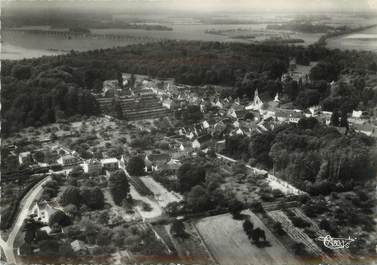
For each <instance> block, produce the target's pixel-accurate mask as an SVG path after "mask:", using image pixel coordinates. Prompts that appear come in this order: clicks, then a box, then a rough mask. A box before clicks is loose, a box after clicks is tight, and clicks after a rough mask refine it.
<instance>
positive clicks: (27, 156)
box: [18, 152, 31, 165]
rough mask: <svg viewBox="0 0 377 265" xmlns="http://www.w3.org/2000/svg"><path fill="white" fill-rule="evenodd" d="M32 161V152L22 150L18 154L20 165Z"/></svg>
mask: <svg viewBox="0 0 377 265" xmlns="http://www.w3.org/2000/svg"><path fill="white" fill-rule="evenodd" d="M28 162H31V153H30V152H22V153H20V154H19V155H18V163H19V164H20V165H22V164H24V163H28Z"/></svg>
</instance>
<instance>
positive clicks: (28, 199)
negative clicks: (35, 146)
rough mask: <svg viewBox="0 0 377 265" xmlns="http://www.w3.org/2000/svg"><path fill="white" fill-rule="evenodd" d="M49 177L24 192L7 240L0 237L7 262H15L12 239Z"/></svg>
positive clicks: (0, 244)
mask: <svg viewBox="0 0 377 265" xmlns="http://www.w3.org/2000/svg"><path fill="white" fill-rule="evenodd" d="M50 179H51V177H50V176H47V177H45V178H44V179H42V180H41V181H40V182H38V183H37V184H36V185H35V186H34V187H33V188H32V189H31V190H30V191H29V192H28V193H26V195H25V196H24V198H23V199H22V200H21V203H20V209H21V210H20V212H19V214H18V216H17V220H16V222H15V223H14V225H13V226H12V230H11V232H10V233H9V236H8V240H7V241H4V240H3V239H2V238H0V247H1V248H2V250H3V252H4V254H5V258H6V260H7V264H17V259H16V255H15V254H14V241H15V239H16V236H17V234H18V232H19V231H20V229H21V227H22V224H23V222H24V220H25V218H26V217H27V216H28V214H29V209H30V207H31V205H32V203H33V202H34V200H35V199H36V198H37V196H38V195H39V194H40V192H41V191H42V189H43V187H42V186H43V184H45V183H46V182H47V181H48V180H50Z"/></svg>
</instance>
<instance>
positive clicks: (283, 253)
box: [196, 210, 299, 265]
mask: <svg viewBox="0 0 377 265" xmlns="http://www.w3.org/2000/svg"><path fill="white" fill-rule="evenodd" d="M243 214H247V215H249V216H250V220H251V222H252V223H253V224H254V227H259V228H261V229H263V230H264V231H265V233H266V238H267V241H268V242H269V245H268V246H265V247H261V248H259V247H257V246H256V245H255V244H252V243H251V242H250V240H249V239H248V237H247V235H246V233H245V232H244V230H243V227H242V223H243V221H242V220H234V219H233V218H232V216H231V215H230V214H223V215H218V216H213V217H207V218H204V219H201V220H200V221H198V222H197V223H196V227H197V229H198V231H199V233H200V235H201V236H202V237H203V240H204V242H205V243H206V245H207V247H208V249H209V251H210V252H211V253H212V255H213V256H214V258H215V259H216V261H217V262H218V263H219V264H221V265H233V264H234V265H241V264H242V265H243V264H245V265H246V264H258V265H271V264H290V265H295V264H299V262H298V261H297V260H296V259H295V258H294V257H293V256H292V255H291V254H290V253H289V252H288V250H287V249H286V248H285V247H284V246H283V245H282V243H280V242H279V241H278V240H277V239H276V238H275V236H274V235H273V234H272V233H271V232H270V231H269V230H268V229H267V228H266V226H265V225H264V224H263V223H262V221H261V220H260V219H259V218H258V217H257V216H256V215H255V214H253V213H252V212H251V211H249V210H247V211H244V212H243Z"/></svg>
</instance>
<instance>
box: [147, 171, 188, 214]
mask: <svg viewBox="0 0 377 265" xmlns="http://www.w3.org/2000/svg"><path fill="white" fill-rule="evenodd" d="M140 179H141V180H142V181H143V182H144V184H145V186H147V188H148V189H149V190H150V191H152V192H153V194H154V197H155V199H156V201H157V203H158V204H159V205H160V206H161V207H163V208H165V207H166V206H167V205H168V204H169V203H171V202H180V201H182V200H183V197H182V195H181V194H179V193H176V192H170V191H168V190H167V189H165V187H164V186H162V185H161V184H160V183H158V182H156V181H155V180H154V179H153V178H151V177H149V176H148V177H140Z"/></svg>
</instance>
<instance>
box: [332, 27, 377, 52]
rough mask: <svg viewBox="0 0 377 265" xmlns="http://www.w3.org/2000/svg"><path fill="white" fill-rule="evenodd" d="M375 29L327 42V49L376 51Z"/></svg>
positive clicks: (376, 36) (376, 28)
mask: <svg viewBox="0 0 377 265" xmlns="http://www.w3.org/2000/svg"><path fill="white" fill-rule="evenodd" d="M376 38H377V27H374V28H370V29H367V30H364V31H360V32H357V33H352V34H348V35H342V36H339V37H335V38H330V39H328V40H327V47H328V48H332V49H335V48H338V49H341V50H346V49H347V50H353V49H354V50H365V51H374V52H376V51H377V39H376Z"/></svg>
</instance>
